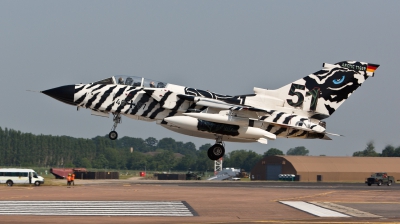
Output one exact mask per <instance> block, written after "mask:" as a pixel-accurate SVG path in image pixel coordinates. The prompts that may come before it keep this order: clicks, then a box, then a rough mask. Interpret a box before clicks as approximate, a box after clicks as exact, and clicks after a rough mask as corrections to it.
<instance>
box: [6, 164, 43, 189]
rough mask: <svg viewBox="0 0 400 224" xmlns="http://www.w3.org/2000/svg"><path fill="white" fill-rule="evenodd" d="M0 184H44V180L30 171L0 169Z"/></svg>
mask: <svg viewBox="0 0 400 224" xmlns="http://www.w3.org/2000/svg"><path fill="white" fill-rule="evenodd" d="M0 183H1V184H4V183H5V184H7V186H10V187H11V186H12V185H13V184H35V185H36V186H40V184H44V178H43V177H41V176H38V175H37V173H36V172H35V171H34V170H32V169H17V168H7V169H0Z"/></svg>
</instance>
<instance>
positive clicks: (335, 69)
mask: <svg viewBox="0 0 400 224" xmlns="http://www.w3.org/2000/svg"><path fill="white" fill-rule="evenodd" d="M378 67H379V65H376V64H370V63H364V62H357V61H343V62H339V63H336V64H326V63H324V64H323V69H321V70H319V71H317V72H315V73H312V74H310V75H308V76H306V77H304V78H302V79H299V80H297V81H295V82H293V83H289V84H288V85H286V86H283V87H282V88H280V89H277V90H266V89H261V88H254V94H248V95H238V96H229V95H221V94H216V93H213V92H210V91H204V90H199V89H194V88H190V87H184V86H178V85H174V84H165V83H162V82H154V81H152V80H147V79H144V78H140V77H133V76H132V77H125V79H126V83H123V82H121V80H123V78H122V77H120V76H113V77H111V78H108V79H105V80H102V81H98V82H95V83H90V84H77V85H68V86H62V87H58V88H54V89H49V90H45V91H42V93H44V94H46V95H49V96H50V97H53V98H55V99H57V100H60V101H62V102H64V103H67V104H70V105H74V106H77V107H82V108H87V109H91V110H93V111H95V112H98V113H101V114H108V113H112V114H114V116H115V115H117V116H119V115H124V116H127V117H129V118H133V119H138V120H145V121H157V124H160V125H162V126H163V127H166V128H168V129H170V130H173V131H176V132H178V133H183V134H187V135H191V136H197V137H203V138H211V139H218V140H217V143H221V142H222V141H235V142H254V141H258V142H261V143H266V142H267V140H266V139H275V138H276V137H285V138H320V139H330V138H329V137H328V136H327V134H329V133H327V132H326V130H325V128H326V124H325V122H323V121H321V120H322V119H324V118H327V117H329V116H330V115H332V114H333V113H334V112H335V111H336V110H337V109H338V108H339V106H340V105H341V104H342V103H343V102H344V101H345V100H346V99H347V98H348V97H349V96H350V95H351V94H352V93H353V92H354V91H355V90H356V89H357V88H358V87H360V86H361V84H362V83H363V82H364V81H365V80H366V79H367V78H368V77H370V76H374V72H375V70H376V69H377V68H378ZM118 78H119V79H118ZM117 80H118V81H117ZM128 80H129V83H127V82H128ZM134 80H135V81H136V82H134ZM140 80H141V82H140ZM156 83H158V84H157V85H156ZM156 86H157V87H156ZM170 117H175V118H174V119H170ZM168 120H169V121H168ZM180 120H182V121H183V120H185V122H180ZM188 125H189V126H188Z"/></svg>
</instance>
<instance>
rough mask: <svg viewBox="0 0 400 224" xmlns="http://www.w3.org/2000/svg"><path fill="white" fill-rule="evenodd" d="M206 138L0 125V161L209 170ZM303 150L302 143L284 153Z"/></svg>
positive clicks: (246, 164)
mask: <svg viewBox="0 0 400 224" xmlns="http://www.w3.org/2000/svg"><path fill="white" fill-rule="evenodd" d="M209 147H211V144H204V145H202V146H200V147H199V148H196V146H195V144H193V143H192V142H180V141H175V140H174V139H172V138H163V139H160V140H157V139H155V138H153V137H149V138H147V139H142V138H132V137H123V138H120V139H118V140H115V141H111V140H110V139H109V138H108V137H107V136H97V137H95V138H92V139H85V138H73V137H69V136H52V135H34V134H31V133H22V132H20V131H16V130H13V129H7V128H5V129H2V128H1V127H0V165H1V166H8V167H12V166H14V167H30V166H34V167H85V168H97V169H129V170H144V169H147V170H153V171H168V170H180V171H187V170H192V171H207V170H208V171H211V170H213V169H214V163H213V161H211V160H209V159H208V156H207V150H208V148H209ZM293 153H294V154H296V153H297V154H299V153H300V154H301V153H303V154H305V155H307V154H308V150H307V149H305V148H304V147H303V146H300V147H296V148H294V149H289V151H288V154H293ZM271 155H283V152H282V151H281V150H279V149H276V148H271V149H269V150H268V151H266V152H265V153H264V154H263V155H260V154H258V153H256V152H254V151H252V150H245V149H240V150H235V151H232V152H230V153H227V154H226V155H225V156H224V158H223V159H224V163H223V166H224V167H235V168H241V169H244V170H246V171H250V170H251V169H252V167H253V166H254V165H255V164H256V163H257V162H258V161H259V160H260V159H261V158H263V157H264V156H271Z"/></svg>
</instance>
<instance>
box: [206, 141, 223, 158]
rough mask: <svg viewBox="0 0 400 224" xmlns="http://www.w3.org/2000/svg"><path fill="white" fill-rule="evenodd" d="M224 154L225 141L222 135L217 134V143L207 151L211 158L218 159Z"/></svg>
mask: <svg viewBox="0 0 400 224" xmlns="http://www.w3.org/2000/svg"><path fill="white" fill-rule="evenodd" d="M224 154H225V147H224V143H223V142H222V136H216V138H215V144H214V145H213V146H211V147H210V148H209V149H208V151H207V155H208V158H210V159H211V160H218V159H219V158H221V157H223V156H224Z"/></svg>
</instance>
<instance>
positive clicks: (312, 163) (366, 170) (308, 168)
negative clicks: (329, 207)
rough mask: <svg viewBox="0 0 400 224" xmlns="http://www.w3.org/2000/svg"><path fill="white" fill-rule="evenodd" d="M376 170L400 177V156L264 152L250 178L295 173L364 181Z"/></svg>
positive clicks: (300, 177)
mask: <svg viewBox="0 0 400 224" xmlns="http://www.w3.org/2000/svg"><path fill="white" fill-rule="evenodd" d="M376 172H387V173H388V175H390V176H394V178H395V180H396V182H397V181H400V157H331V156H267V157H264V158H263V159H261V160H260V161H259V162H258V163H257V164H256V165H255V166H254V168H253V169H252V170H251V176H250V177H251V180H278V178H279V177H278V175H279V174H294V175H296V177H295V180H296V181H301V182H317V181H323V182H335V181H336V182H364V181H365V179H366V178H367V177H370V176H371V174H373V173H376Z"/></svg>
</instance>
